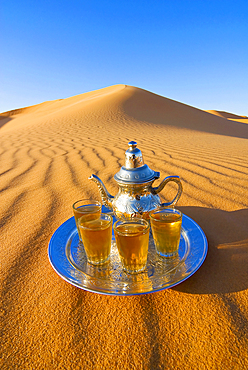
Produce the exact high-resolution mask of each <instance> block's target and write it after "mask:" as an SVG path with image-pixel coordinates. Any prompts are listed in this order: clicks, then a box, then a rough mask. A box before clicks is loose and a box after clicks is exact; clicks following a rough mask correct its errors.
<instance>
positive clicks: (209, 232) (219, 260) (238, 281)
mask: <svg viewBox="0 0 248 370" xmlns="http://www.w3.org/2000/svg"><path fill="white" fill-rule="evenodd" d="M178 209H180V210H181V211H182V212H183V213H184V214H185V215H187V216H189V217H191V218H192V219H193V220H194V221H196V222H197V223H198V225H199V226H200V227H201V228H202V229H203V231H204V233H205V235H206V237H207V239H208V254H207V257H206V260H205V261H204V263H203V265H202V266H201V267H200V269H199V270H198V271H197V272H196V273H195V274H194V275H193V276H191V277H190V278H189V279H188V280H186V281H185V282H183V283H181V284H179V285H177V286H176V287H174V288H173V289H175V290H177V291H180V292H185V293H191V294H215V293H218V294H222V293H230V292H238V291H241V290H245V289H247V288H248V209H241V210H238V211H233V212H227V211H222V210H217V209H209V208H202V207H178Z"/></svg>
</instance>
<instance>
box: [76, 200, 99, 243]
mask: <svg viewBox="0 0 248 370" xmlns="http://www.w3.org/2000/svg"><path fill="white" fill-rule="evenodd" d="M72 207H73V213H74V218H75V222H76V226H77V229H78V235H79V239H80V240H81V241H82V238H81V235H80V231H79V227H78V220H79V218H81V223H83V222H86V221H92V220H95V219H97V218H99V217H100V215H101V203H100V202H98V201H97V200H90V199H83V200H78V201H77V202H75V203H74V204H73V206H72Z"/></svg>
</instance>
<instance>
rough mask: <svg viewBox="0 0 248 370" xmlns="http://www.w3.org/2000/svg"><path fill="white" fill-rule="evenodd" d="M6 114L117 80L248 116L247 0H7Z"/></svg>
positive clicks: (3, 11)
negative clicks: (12, 110) (8, 111)
mask: <svg viewBox="0 0 248 370" xmlns="http://www.w3.org/2000/svg"><path fill="white" fill-rule="evenodd" d="M0 50H1V55H0V112H4V111H7V110H11V109H16V108H20V107H25V106H29V105H33V104H38V103H42V102H43V101H47V100H55V99H61V98H67V97H70V96H73V95H77V94H81V93H84V92H88V91H92V90H96V89H100V88H103V87H107V86H110V85H114V84H127V85H132V86H136V87H140V88H143V89H146V90H149V91H152V92H154V93H156V94H159V95H162V96H165V97H167V98H170V99H174V100H177V101H180V102H182V103H185V104H189V105H191V106H194V107H197V108H200V109H206V110H207V109H216V110H225V111H229V112H232V113H236V114H240V115H247V116H248V1H247V0H244V1H240V0H236V1H229V0H222V1H220V0H215V1H212V0H204V1H202V0H184V1H183V0H181V1H180V0H170V1H156V0H153V1H152V0H149V1H148V0H123V1H122V0H115V1H112V0H109V1H107V0H101V1H98V0H87V1H84V0H81V1H79V0H71V1H68V0H60V1H57V0H55V1H53V0H50V1H47V0H40V1H34V0H32V1H29V0H22V1H20V0H1V3H0Z"/></svg>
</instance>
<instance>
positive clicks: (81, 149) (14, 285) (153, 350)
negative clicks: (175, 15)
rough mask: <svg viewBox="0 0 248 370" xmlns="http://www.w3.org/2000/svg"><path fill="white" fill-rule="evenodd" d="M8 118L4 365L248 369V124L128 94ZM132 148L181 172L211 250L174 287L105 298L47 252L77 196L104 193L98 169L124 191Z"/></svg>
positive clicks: (137, 92)
mask: <svg viewBox="0 0 248 370" xmlns="http://www.w3.org/2000/svg"><path fill="white" fill-rule="evenodd" d="M228 117H229V116H228ZM230 117H231V116H230ZM0 118H1V120H0V125H1V128H0V134H1V135H0V164H1V166H0V179H1V181H0V200H1V207H0V227H1V232H0V245H1V248H0V261H1V263H0V302H1V305H0V316H1V320H0V325H1V334H2V338H1V339H2V340H1V349H0V367H1V369H58V368H61V369H62V368H64V369H68V370H74V369H94V370H95V369H142V370H143V369H144V370H151V369H165V368H166V369H185V370H187V369H188V370H191V369H202V366H205V368H206V369H207V368H208V369H229V368H230V369H231V368H232V369H246V368H248V355H247V343H248V334H247V325H248V311H247V307H248V271H247V264H248V197H247V194H248V167H247V158H248V145H247V142H248V141H247V139H248V125H245V124H242V123H239V122H237V119H236V118H237V117H235V121H232V120H231V119H233V118H228V119H227V117H223V114H222V116H217V115H215V114H213V113H212V111H211V112H204V111H202V110H199V109H196V108H194V107H190V106H187V105H185V104H182V103H179V102H176V101H173V100H170V99H168V98H164V97H162V96H159V95H156V94H153V93H151V92H149V91H145V90H142V89H139V88H136V87H132V86H127V85H115V86H110V87H107V88H104V89H100V90H96V91H92V92H89V93H85V94H80V95H77V96H73V97H70V98H67V99H60V100H55V101H51V102H44V103H42V104H38V105H36V106H32V107H26V108H23V109H18V110H14V111H11V112H5V113H2V114H1V115H0ZM238 119H239V118H238ZM240 119H243V118H240ZM244 119H245V118H244ZM130 140H136V141H137V142H138V147H139V148H140V149H141V151H142V153H143V157H144V161H145V163H147V164H148V165H149V167H150V168H152V169H153V170H155V171H159V172H160V174H161V179H163V178H164V177H165V176H169V175H178V176H180V178H181V181H182V183H183V194H182V197H181V198H180V200H179V203H178V205H177V206H178V208H179V209H181V211H182V212H183V213H184V214H185V215H187V216H189V217H191V218H192V219H194V220H195V221H196V222H197V223H198V224H199V225H200V226H201V227H202V229H203V230H204V232H205V234H206V236H207V239H208V243H209V251H208V256H207V258H206V261H205V262H204V264H203V265H202V266H201V268H200V269H199V271H197V272H196V274H194V275H193V276H192V277H190V278H189V279H188V280H186V281H185V282H183V283H181V284H180V285H178V286H177V287H175V288H173V289H169V290H165V291H161V292H158V293H154V294H150V295H144V296H131V297H114V296H102V295H98V294H94V293H90V292H86V291H83V290H80V289H78V288H76V287H74V286H72V285H70V284H69V283H67V282H65V281H64V280H62V279H61V278H60V277H59V276H58V275H57V274H56V273H55V272H54V270H53V269H52V267H51V266H50V263H49V260H48V256H47V247H48V243H49V240H50V238H51V237H52V235H53V233H54V231H55V230H56V229H57V228H58V227H59V226H60V225H61V224H62V223H63V222H64V221H66V220H67V219H68V218H70V217H72V215H73V213H72V204H73V203H74V202H75V201H76V200H78V199H82V198H97V199H99V198H100V196H99V192H98V189H97V186H96V185H95V184H93V183H92V182H91V181H90V180H88V177H89V176H90V175H91V174H92V173H94V174H96V175H98V176H99V177H100V178H101V179H102V180H103V182H104V183H105V185H106V187H107V189H108V191H109V192H110V193H111V194H113V195H115V194H116V193H117V191H118V187H117V184H116V182H115V181H114V178H113V176H114V174H115V173H117V172H118V171H119V169H120V167H121V166H122V165H124V153H125V151H126V149H127V147H128V142H129V141H130ZM159 181H160V180H158V181H155V182H154V186H157V185H158V182H159ZM174 194H175V188H174V187H173V185H168V186H167V187H166V188H165V189H164V190H163V191H162V192H161V193H160V195H161V200H162V201H168V200H170V199H172V198H173V197H174Z"/></svg>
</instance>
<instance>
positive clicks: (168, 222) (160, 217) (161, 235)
mask: <svg viewBox="0 0 248 370" xmlns="http://www.w3.org/2000/svg"><path fill="white" fill-rule="evenodd" d="M150 220H151V228H152V235H153V239H154V244H155V247H156V251H157V253H158V254H159V255H160V256H162V257H171V256H174V255H175V254H176V253H177V252H178V248H179V243H180V236H181V225H182V214H181V212H180V211H178V210H176V209H168V208H164V209H159V210H155V211H152V212H150Z"/></svg>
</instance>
